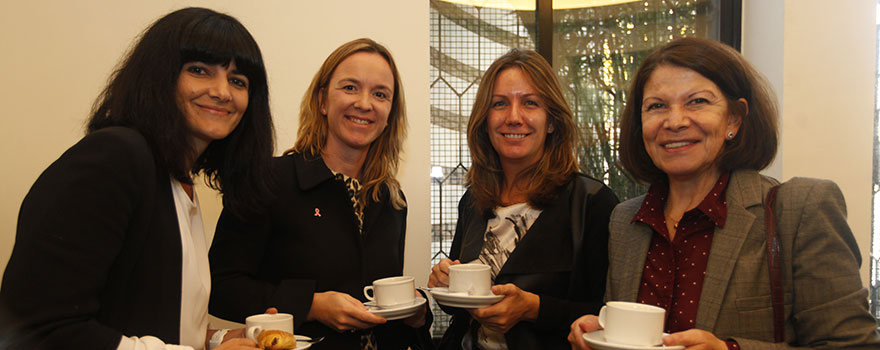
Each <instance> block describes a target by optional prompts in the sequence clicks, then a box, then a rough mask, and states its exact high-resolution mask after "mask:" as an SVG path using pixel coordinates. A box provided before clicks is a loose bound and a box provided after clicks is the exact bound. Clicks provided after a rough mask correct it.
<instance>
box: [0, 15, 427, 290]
mask: <svg viewBox="0 0 880 350" xmlns="http://www.w3.org/2000/svg"><path fill="white" fill-rule="evenodd" d="M185 6H204V7H209V8H213V9H215V10H218V11H221V12H227V13H229V14H231V15H233V16H235V17H237V18H238V19H239V20H240V21H241V22H242V23H243V24H244V25H245V26H246V27H247V28H248V29H249V30H250V31H251V34H253V36H254V37H255V38H256V40H257V42H258V43H259V44H260V47H261V49H262V51H263V56H264V59H265V61H266V66H267V70H268V74H269V87H270V93H271V95H270V99H271V100H270V101H271V104H272V111H273V114H274V117H275V126H276V130H277V137H278V142H277V151H276V152H277V153H280V152H282V151H283V150H284V149H286V148H288V147H290V146H292V145H293V141H294V137H295V135H296V128H297V124H298V123H297V119H298V116H297V112H298V108H299V102H300V99H301V98H302V94H303V92H304V91H305V89H306V87H307V86H308V84H309V82H310V81H311V78H312V76H313V75H314V73H315V72H316V71H317V69H318V67H319V66H320V64H321V63H322V62H323V60H324V58H325V57H326V56H327V55H328V54H329V53H330V52H331V51H332V50H333V49H335V48H336V47H337V46H339V45H340V44H342V43H344V42H346V41H349V40H351V39H355V38H358V37H371V38H373V39H375V40H377V41H379V42H381V43H383V44H385V45H386V46H387V47H388V48H389V49H390V50H391V51H392V53H393V54H394V56H395V60H396V62H397V64H398V69H400V73H401V76H402V79H403V86H404V90H405V92H406V99H407V102H408V104H407V113H408V116H409V123H410V124H409V125H410V126H409V135H410V136H409V138H408V139H407V141H406V144H405V147H404V149H405V153H404V155H403V157H404V160H403V162H402V167H401V171H400V173H399V179H400V181H401V183H402V186H403V190H404V192H405V193H406V196H407V199H408V201H409V218H408V220H407V234H408V235H407V245H406V263H405V271H404V273H406V274H408V275H413V276H415V277H416V278H417V284H418V285H426V284H427V275H428V274H429V273H430V254H429V244H430V226H429V220H428V218H429V215H430V214H429V203H430V201H429V195H430V193H429V188H430V187H429V178H428V174H429V165H428V162H429V161H428V159H429V158H428V157H427V156H426V155H427V154H428V153H429V138H428V136H427V135H428V133H429V131H428V130H429V127H428V123H429V117H428V115H429V104H428V64H429V58H428V45H429V44H428V2H427V1H397V0H370V1H358V0H348V1H346V0H322V1H286V0H273V1H269V0H263V1H236V0H229V1H225V0H224V1H173V0H154V1H113V0H90V1H49V0H34V1H13V2H8V3H5V4H4V9H3V11H0V42H2V43H3V45H2V46H3V55H2V56H0V77H2V80H3V82H4V84H0V85H2V86H0V106H4V107H5V109H4V111H3V116H2V117H0V160H2V163H3V164H4V166H3V167H0V179H2V181H0V273H2V271H3V270H5V267H6V262H7V261H8V259H9V254H10V253H11V251H12V246H13V243H14V235H15V226H16V218H17V216H18V209H19V206H20V205H21V200H22V199H23V198H24V195H25V194H26V193H27V190H28V189H29V188H30V186H31V184H32V183H33V182H34V180H35V179H36V178H37V176H38V175H39V174H40V172H42V171H43V169H45V168H46V166H48V165H49V164H50V163H51V162H52V161H54V160H55V159H57V157H58V156H59V155H60V154H61V153H62V152H63V151H64V150H65V149H67V148H68V147H70V146H71V145H72V144H73V143H75V142H76V141H77V140H78V139H79V138H80V137H82V135H83V122H84V120H85V119H86V118H87V116H88V111H89V108H90V106H91V104H92V102H93V101H94V98H95V97H96V96H97V95H98V93H99V91H100V89H101V88H102V87H103V86H104V84H105V82H106V79H107V77H108V75H109V74H110V72H111V71H112V69H113V68H114V66H115V65H116V64H117V62H118V61H119V60H120V58H121V57H123V54H124V53H125V51H126V49H127V48H128V47H129V45H130V44H131V43H132V42H133V40H134V39H135V37H136V36H137V35H138V34H139V33H140V32H141V31H142V30H143V29H144V28H146V27H147V26H148V25H149V24H150V23H152V22H153V21H154V20H155V19H157V18H158V17H161V16H162V15H164V14H165V13H167V12H170V11H172V10H174V9H178V8H181V7H185ZM198 190H199V196H200V198H201V203H202V208H203V210H204V212H205V215H204V219H205V226H206V228H207V229H208V230H209V231H210V232H208V234H209V236H210V237H213V230H214V225H215V223H216V220H217V216H218V215H219V210H220V203H219V200H218V199H217V197H216V195H215V194H214V193H213V192H211V191H210V190H207V189H206V188H205V187H204V186H202V187H201V188H199V189H198ZM316 234H319V233H317V232H316Z"/></svg>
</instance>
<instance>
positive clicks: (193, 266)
mask: <svg viewBox="0 0 880 350" xmlns="http://www.w3.org/2000/svg"><path fill="white" fill-rule="evenodd" d="M171 192H172V193H173V195H174V207H175V209H177V224H178V226H179V227H180V243H181V248H182V266H181V270H182V271H181V272H182V274H181V277H182V281H181V283H180V286H181V291H180V345H171V344H165V343H164V342H162V340H161V339H159V338H156V337H153V336H144V337H127V336H125V335H123V336H122V339H121V340H120V342H119V346H118V347H117V349H118V350H177V349H180V350H184V349H185V350H193V349H204V348H205V335H206V332H207V330H208V298H209V297H210V295H211V271H210V268H209V265H208V244H207V242H206V240H205V229H204V226H203V224H202V211H201V209H200V207H199V198H198V196H197V195H196V193H195V191H193V199H192V200H190V199H189V196H188V195H187V194H186V191H184V189H183V186H181V184H180V182H178V181H177V180H174V179H171Z"/></svg>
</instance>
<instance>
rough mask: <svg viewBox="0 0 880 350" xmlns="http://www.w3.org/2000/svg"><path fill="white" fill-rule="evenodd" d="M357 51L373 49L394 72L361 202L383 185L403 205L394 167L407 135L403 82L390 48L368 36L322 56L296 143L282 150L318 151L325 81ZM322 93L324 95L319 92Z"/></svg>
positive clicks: (323, 133)
mask: <svg viewBox="0 0 880 350" xmlns="http://www.w3.org/2000/svg"><path fill="white" fill-rule="evenodd" d="M358 52H368V53H375V54H378V55H380V56H382V58H384V59H385V61H387V62H388V66H390V67H391V74H392V75H393V76H394V97H393V98H392V100H391V111H390V112H389V113H388V125H387V126H386V127H385V130H383V131H382V133H381V134H379V137H378V138H377V139H376V140H375V141H373V142H372V143H371V144H370V149H369V150H368V151H367V159H366V161H364V165H363V169H361V179H360V180H361V183H362V184H363V185H364V191H361V198H359V200H360V202H361V204H363V205H366V204H367V199H368V198H370V197H371V198H372V200H373V201H379V194H380V193H381V191H380V190H381V189H382V187H386V188H387V189H388V194H389V195H390V198H391V203H392V205H393V206H394V207H395V208H397V209H401V208H403V207H405V206H406V202H405V200H404V199H403V196H402V195H401V194H400V183H399V182H398V181H397V178H396V176H397V169H398V164H399V163H400V152H401V148H402V147H403V140H404V138H406V103H405V102H404V98H403V86H402V85H401V82H400V73H398V71H397V65H396V64H395V63H394V58H393V57H392V56H391V52H390V51H388V49H387V48H385V46H382V44H379V43H377V42H375V41H373V40H371V39H367V38H361V39H355V40H352V41H349V42H347V43H345V44H342V46H339V47H338V48H336V50H334V51H333V52H332V53H330V56H328V57H327V59H326V60H324V63H323V64H322V65H321V68H319V69H318V72H317V73H315V77H314V78H312V83H311V84H310V85H309V89H308V90H306V93H305V94H304V95H303V99H302V103H301V104H300V108H299V109H300V110H299V130H298V131H297V135H296V136H297V137H296V143H295V144H294V146H293V148H291V149H289V150H287V151H285V152H284V154H290V153H293V152H299V153H305V154H311V155H319V154H321V151H322V150H323V149H324V146H325V145H326V144H327V133H328V132H329V130H330V129H329V127H328V125H327V118H325V117H324V116H323V115H322V114H321V113H320V104H321V99H322V98H325V99H326V98H327V96H326V94H327V85H329V84H330V78H331V77H332V76H333V72H334V71H335V70H336V67H338V66H339V64H340V63H342V61H344V60H345V59H346V58H348V57H349V56H351V55H354V54H356V53H358ZM322 94H323V96H322Z"/></svg>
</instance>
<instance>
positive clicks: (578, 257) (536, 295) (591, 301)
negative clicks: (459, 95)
mask: <svg viewBox="0 0 880 350" xmlns="http://www.w3.org/2000/svg"><path fill="white" fill-rule="evenodd" d="M467 133H468V146H469V147H470V150H471V157H472V158H473V164H472V166H471V168H470V169H469V170H468V173H467V184H468V186H469V187H468V191H467V192H466V193H465V194H464V196H463V197H462V199H461V202H460V203H459V206H458V210H459V217H458V223H457V225H456V230H455V237H454V238H453V242H452V248H451V250H450V256H449V259H444V260H443V261H441V262H440V263H439V264H437V265H435V266H434V267H433V269H432V273H431V276H430V279H429V282H428V286H430V287H446V286H448V284H449V267H450V266H451V265H456V264H459V263H481V264H486V265H489V267H490V268H491V275H492V279H493V284H495V286H493V287H492V292H493V293H495V294H498V295H504V298H503V299H501V300H500V301H498V302H497V303H495V304H493V305H489V306H486V307H481V308H476V309H462V308H446V309H445V311H447V312H449V313H451V314H452V315H453V316H452V317H453V321H452V324H451V325H450V328H449V329H448V330H447V332H446V334H445V335H444V339H443V343H442V344H441V347H442V348H448V349H459V348H463V349H477V348H491V349H496V348H502V349H506V348H510V349H567V348H568V343H566V342H565V333H566V332H567V328H568V324H570V323H571V321H573V320H574V319H575V318H576V317H577V316H579V315H580V312H582V311H586V310H593V312H595V311H598V308H599V306H601V303H602V293H603V291H604V288H605V267H606V266H607V254H606V245H607V242H608V216H609V215H610V214H611V209H612V208H613V207H614V205H616V204H617V197H615V195H614V193H613V192H612V191H611V190H610V189H609V188H608V187H606V186H605V185H604V184H602V182H600V181H598V180H596V179H593V178H591V177H588V176H586V175H583V174H580V173H578V172H577V169H578V166H577V160H576V157H575V153H574V150H575V145H576V143H577V140H578V138H577V127H576V125H575V123H574V120H573V118H572V114H571V110H570V109H569V107H568V104H567V103H566V101H565V98H564V97H563V95H562V90H561V89H560V87H559V83H558V82H557V80H556V76H555V74H554V73H553V70H552V68H551V67H550V65H549V64H548V63H547V61H546V60H544V58H542V57H541V56H540V55H538V54H537V53H536V52H534V51H530V50H521V49H513V50H511V51H510V52H508V53H507V54H505V55H504V56H501V57H500V58H498V59H497V60H496V61H495V62H494V63H492V65H491V66H490V67H489V69H488V70H487V71H486V73H485V74H484V75H483V79H482V83H481V84H480V87H479V89H478V91H477V97H476V101H475V103H474V108H473V110H472V111H471V115H470V120H469V121H468V131H467Z"/></svg>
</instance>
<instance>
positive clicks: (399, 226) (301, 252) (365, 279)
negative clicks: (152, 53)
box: [209, 154, 427, 349]
mask: <svg viewBox="0 0 880 350" xmlns="http://www.w3.org/2000/svg"><path fill="white" fill-rule="evenodd" d="M273 167H274V170H275V174H276V175H277V176H278V177H279V180H280V181H278V182H279V183H278V188H277V189H276V191H275V194H276V198H275V199H273V200H272V202H271V203H270V204H269V206H268V209H267V211H266V212H264V213H261V214H258V215H255V216H252V217H247V218H240V217H236V216H234V215H233V214H231V213H229V212H226V211H225V210H224V211H223V213H222V214H221V215H220V220H219V221H218V223H217V231H216V233H215V236H214V241H213V243H212V245H211V251H210V253H209V258H210V260H211V274H212V279H213V284H214V286H213V288H212V291H211V306H210V309H211V313H212V314H213V315H215V316H218V317H221V318H225V319H229V320H233V321H237V322H244V319H245V318H246V317H247V316H250V315H253V314H259V313H263V312H264V311H265V310H266V309H267V308H269V307H276V308H278V310H279V311H280V312H287V313H292V314H293V316H294V319H293V320H294V330H295V332H296V333H297V334H305V335H309V336H312V337H322V336H323V337H326V339H325V340H324V341H323V342H322V343H320V344H316V345H315V346H312V349H354V348H357V347H358V344H359V342H360V336H359V335H358V334H351V333H338V332H336V331H334V330H332V329H330V328H328V327H327V326H325V325H323V324H322V323H320V322H318V321H306V317H307V315H308V313H309V310H310V309H311V304H312V296H313V294H314V293H319V292H325V291H337V292H342V293H346V294H348V295H351V296H352V297H354V298H356V299H359V300H361V301H365V298H364V295H363V288H364V286H366V285H369V284H372V282H373V280H376V279H379V278H384V277H390V276H399V275H401V274H402V273H403V258H404V256H403V254H404V243H405V238H406V208H404V209H401V210H397V209H394V207H393V206H392V205H391V203H390V201H389V200H388V194H387V192H386V193H383V194H382V196H381V200H380V201H379V202H370V203H369V204H368V205H367V206H366V208H364V226H363V227H364V233H363V235H360V234H359V233H358V229H357V221H356V220H357V219H356V217H355V215H354V212H353V210H352V204H351V201H350V199H349V195H348V190H347V188H346V186H345V185H344V184H343V183H342V182H341V181H338V180H335V179H334V178H333V174H332V173H331V172H330V169H328V168H327V166H326V165H324V161H323V159H321V158H320V157H306V156H305V155H303V154H291V155H287V156H283V157H279V158H276V159H274V160H273ZM374 331H375V334H376V335H377V338H378V341H379V344H380V347H381V348H382V349H385V348H389V349H405V348H406V346H407V345H409V344H410V343H411V342H413V341H415V340H414V338H413V337H414V335H415V334H416V332H415V331H413V329H412V328H410V327H408V326H406V325H404V324H403V323H402V321H390V322H388V323H387V324H385V325H381V326H378V327H376V328H375V330H374ZM425 334H427V329H425Z"/></svg>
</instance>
